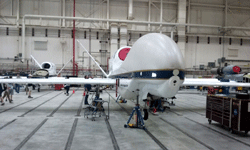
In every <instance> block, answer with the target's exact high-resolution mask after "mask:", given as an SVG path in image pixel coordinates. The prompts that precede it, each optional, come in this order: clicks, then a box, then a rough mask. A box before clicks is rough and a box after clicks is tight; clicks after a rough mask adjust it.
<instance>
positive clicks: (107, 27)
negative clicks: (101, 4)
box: [107, 0, 109, 29]
mask: <svg viewBox="0 0 250 150" xmlns="http://www.w3.org/2000/svg"><path fill="white" fill-rule="evenodd" d="M107 19H109V0H107ZM107 29H109V22H107Z"/></svg>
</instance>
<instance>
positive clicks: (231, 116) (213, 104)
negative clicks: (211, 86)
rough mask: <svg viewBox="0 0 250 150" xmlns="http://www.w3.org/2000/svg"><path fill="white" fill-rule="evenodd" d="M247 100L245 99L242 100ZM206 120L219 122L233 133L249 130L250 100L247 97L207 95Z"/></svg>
mask: <svg viewBox="0 0 250 150" xmlns="http://www.w3.org/2000/svg"><path fill="white" fill-rule="evenodd" d="M242 98H247V99H242ZM206 118H208V122H209V123H210V124H211V122H212V121H216V122H219V123H220V124H222V125H223V126H225V127H228V128H229V130H231V131H232V133H234V132H235V131H238V132H239V131H245V134H247V133H248V131H249V130H250V99H249V96H245V95H243V96H242V95H240V96H238V95H237V96H226V97H225V96H218V95H208V96H207V104H206Z"/></svg>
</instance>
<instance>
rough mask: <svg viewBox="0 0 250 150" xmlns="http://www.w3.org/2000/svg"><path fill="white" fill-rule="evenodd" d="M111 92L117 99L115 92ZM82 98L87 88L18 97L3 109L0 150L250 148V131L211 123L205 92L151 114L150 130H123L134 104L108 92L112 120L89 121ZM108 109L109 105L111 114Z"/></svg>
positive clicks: (0, 113)
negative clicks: (240, 131) (238, 131)
mask: <svg viewBox="0 0 250 150" xmlns="http://www.w3.org/2000/svg"><path fill="white" fill-rule="evenodd" d="M108 92H110V94H111V96H113V97H114V96H115V93H114V91H108ZM70 93H72V89H71V91H70ZM82 94H83V89H78V90H77V91H76V92H75V94H72V95H71V96H65V95H64V94H63V92H62V91H53V90H42V91H41V92H39V93H38V92H37V91H33V93H32V96H33V97H34V98H33V99H28V98H27V96H26V95H25V93H24V92H21V93H19V94H17V93H15V95H14V97H13V99H14V103H13V104H11V103H8V102H6V103H5V105H4V106H0V149H1V150H12V149H15V150H17V149H23V150H34V149H36V150H44V149H49V150H61V149H72V150H78V149H79V150H111V149H120V150H132V149H133V150H134V149H137V150H159V149H171V150H179V149H182V150H186V149H190V150H194V149H196V150H198V149H200V150H205V149H219V150H223V149H227V150H231V149H237V150H238V149H242V150H243V149H250V135H249V133H248V136H243V134H231V133H230V132H228V131H227V130H226V129H223V128H222V127H221V126H220V125H219V124H218V123H216V122H212V124H211V125H210V124H208V121H207V119H206V118H205V105H206V104H205V103H206V97H205V96H204V95H201V94H178V95H177V96H176V97H177V100H176V101H175V103H176V106H174V107H171V109H170V110H166V111H165V112H163V113H159V115H158V116H154V115H152V114H149V119H148V120H147V121H146V122H145V125H146V128H147V131H145V130H141V129H133V128H124V127H123V126H124V124H125V123H126V121H127V119H128V117H129V116H128V113H127V112H131V111H132V108H133V106H134V102H133V101H128V103H125V104H117V103H115V102H114V100H113V99H112V97H110V96H109V95H108V94H107V93H106V92H103V94H101V97H102V98H103V99H104V100H107V101H108V100H109V98H110V119H109V120H108V121H106V120H105V117H104V116H102V117H97V118H96V119H95V121H92V120H91V117H89V118H84V111H85V109H82V106H84V104H83V103H82V102H83V98H84V97H83V96H82ZM81 105H82V106H81ZM107 106H108V104H107V103H105V104H104V108H105V110H106V114H107ZM79 108H80V109H79ZM109 125H110V126H109ZM149 135H153V136H154V138H155V139H152V137H151V136H149ZM157 141H158V142H157Z"/></svg>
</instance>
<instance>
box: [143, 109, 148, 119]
mask: <svg viewBox="0 0 250 150" xmlns="http://www.w3.org/2000/svg"><path fill="white" fill-rule="evenodd" d="M143 112H144V117H143V119H144V120H148V110H147V109H143Z"/></svg>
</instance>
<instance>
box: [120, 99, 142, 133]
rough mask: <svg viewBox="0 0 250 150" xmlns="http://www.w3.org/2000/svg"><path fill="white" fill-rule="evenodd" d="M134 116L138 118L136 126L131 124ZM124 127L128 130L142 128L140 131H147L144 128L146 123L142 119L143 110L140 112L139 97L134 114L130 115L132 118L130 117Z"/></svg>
mask: <svg viewBox="0 0 250 150" xmlns="http://www.w3.org/2000/svg"><path fill="white" fill-rule="evenodd" d="M135 114H136V115H135ZM134 115H135V116H136V118H135V122H136V124H131V123H130V121H131V119H132V117H133V116H134ZM124 127H125V128H128V127H130V128H140V129H144V130H145V129H146V128H145V126H144V121H143V117H142V114H141V110H140V104H139V95H138V96H137V101H136V105H135V107H134V109H133V111H132V113H131V114H130V117H129V119H128V121H127V123H126V124H125V125H124Z"/></svg>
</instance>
